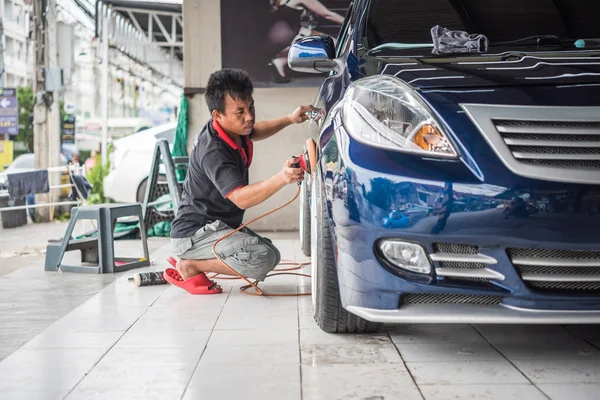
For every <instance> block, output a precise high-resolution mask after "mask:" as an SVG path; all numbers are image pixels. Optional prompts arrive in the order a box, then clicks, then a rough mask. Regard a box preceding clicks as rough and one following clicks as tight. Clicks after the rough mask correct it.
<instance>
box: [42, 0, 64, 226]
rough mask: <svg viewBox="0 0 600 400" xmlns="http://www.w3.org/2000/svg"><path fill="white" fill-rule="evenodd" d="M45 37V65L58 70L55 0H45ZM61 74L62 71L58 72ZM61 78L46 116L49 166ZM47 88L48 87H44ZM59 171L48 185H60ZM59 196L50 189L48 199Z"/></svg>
mask: <svg viewBox="0 0 600 400" xmlns="http://www.w3.org/2000/svg"><path fill="white" fill-rule="evenodd" d="M46 2H47V10H46V38H47V44H48V47H47V48H48V53H47V54H48V58H47V61H46V66H47V68H48V70H51V71H58V68H59V65H58V6H57V4H56V0H46ZM60 76H62V73H61V74H60ZM62 81H63V79H62V78H60V87H58V86H57V85H53V88H52V104H51V105H50V118H48V128H47V129H48V138H49V143H48V164H49V165H50V167H58V166H60V150H61V149H60V128H61V121H60V91H61V90H62V85H63V82H62ZM46 90H48V88H46ZM60 176H61V174H60V172H54V173H52V174H50V175H49V177H50V185H60ZM59 197H60V191H59V190H52V191H50V201H51V202H53V203H55V202H58V200H59ZM49 211H50V220H52V219H54V207H51V208H50V209H49Z"/></svg>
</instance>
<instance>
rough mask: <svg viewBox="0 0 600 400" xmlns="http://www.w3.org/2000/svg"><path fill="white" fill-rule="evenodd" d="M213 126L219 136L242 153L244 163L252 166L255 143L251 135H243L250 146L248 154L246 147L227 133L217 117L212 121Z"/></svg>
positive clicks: (248, 166)
mask: <svg viewBox="0 0 600 400" xmlns="http://www.w3.org/2000/svg"><path fill="white" fill-rule="evenodd" d="M212 126H213V128H214V130H215V131H217V134H218V135H219V137H220V138H221V139H222V140H223V141H224V142H225V143H227V144H228V145H229V147H231V148H232V149H234V150H237V151H238V152H239V153H240V156H242V160H243V161H244V164H245V165H246V168H250V164H252V153H253V147H254V146H253V143H252V140H250V138H249V135H242V140H243V141H244V142H245V143H246V146H247V147H248V154H246V150H244V147H240V146H239V145H238V144H237V143H236V142H235V141H234V140H233V139H232V138H231V136H229V135H228V134H227V132H225V130H224V129H223V128H222V127H221V124H219V122H218V121H217V120H216V119H213V121H212Z"/></svg>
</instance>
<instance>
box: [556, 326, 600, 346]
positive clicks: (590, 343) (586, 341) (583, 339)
mask: <svg viewBox="0 0 600 400" xmlns="http://www.w3.org/2000/svg"><path fill="white" fill-rule="evenodd" d="M561 326H562V327H563V329H564V330H565V331H567V332H568V333H569V335H571V336H573V337H575V338H577V339H579V340H581V341H583V342H585V343H587V344H588V345H589V346H591V347H592V348H593V349H596V350H600V345H596V344H594V342H591V341H589V340H588V339H586V338H582V337H579V336H577V335H576V334H575V333H574V332H571V331H570V330H569V329H567V328H566V327H565V326H563V325H561Z"/></svg>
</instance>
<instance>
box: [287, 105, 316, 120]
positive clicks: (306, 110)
mask: <svg viewBox="0 0 600 400" xmlns="http://www.w3.org/2000/svg"><path fill="white" fill-rule="evenodd" d="M311 111H317V112H319V115H320V114H322V112H323V111H322V110H320V109H318V108H315V107H313V106H310V105H308V106H300V107H298V108H296V109H295V110H294V112H293V113H291V114H290V120H291V121H292V123H294V124H301V123H303V122H304V121H306V120H309V119H310V118H311V117H310V112H311Z"/></svg>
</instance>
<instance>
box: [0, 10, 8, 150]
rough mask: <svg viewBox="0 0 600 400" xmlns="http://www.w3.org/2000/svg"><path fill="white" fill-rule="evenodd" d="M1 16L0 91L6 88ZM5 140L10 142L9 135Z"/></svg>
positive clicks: (5, 136)
mask: <svg viewBox="0 0 600 400" xmlns="http://www.w3.org/2000/svg"><path fill="white" fill-rule="evenodd" d="M2 16H3V14H2V15H0V89H3V88H4V86H5V85H4V43H3V40H4V23H3V22H2ZM4 140H9V137H8V134H6V135H4Z"/></svg>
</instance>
